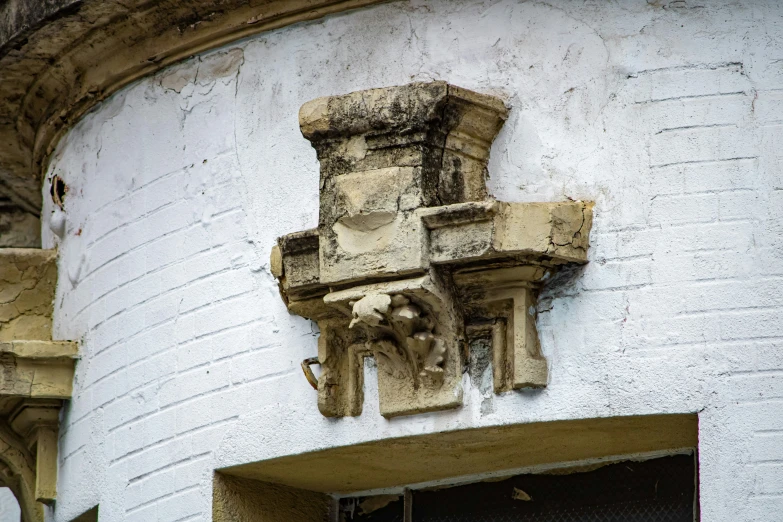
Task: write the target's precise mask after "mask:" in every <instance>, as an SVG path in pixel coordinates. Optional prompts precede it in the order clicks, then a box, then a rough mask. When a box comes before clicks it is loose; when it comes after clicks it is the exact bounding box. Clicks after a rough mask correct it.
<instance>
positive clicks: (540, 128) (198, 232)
mask: <svg viewBox="0 0 783 522" xmlns="http://www.w3.org/2000/svg"><path fill="white" fill-rule="evenodd" d="M695 4H697V2H695V1H692V0H688V1H687V2H681V1H680V2H668V1H664V2H655V3H652V2H643V1H638V2H624V3H622V5H620V4H606V3H596V4H591V3H577V2H568V1H566V0H562V1H560V0H558V1H555V2H549V3H544V2H537V1H531V2H524V3H520V2H516V1H513V0H500V1H497V2H481V1H477V0H415V1H412V2H394V3H391V4H388V5H383V6H378V7H374V8H369V9H364V10H360V11H354V12H351V13H347V14H344V15H340V16H335V17H330V18H328V19H325V20H323V21H318V22H314V23H309V24H301V25H298V26H295V27H290V28H286V29H283V30H280V31H275V32H272V33H269V34H266V35H259V36H257V37H254V38H251V39H248V40H245V41H243V42H240V43H239V44H237V45H233V46H229V47H228V48H227V49H225V50H222V51H219V52H216V53H210V54H207V55H204V56H202V57H198V58H195V59H192V60H190V61H188V62H186V63H185V64H182V65H180V66H177V67H175V68H173V69H171V70H169V71H166V72H164V73H162V74H160V75H158V76H156V77H154V78H149V79H146V80H143V81H141V82H139V83H137V84H136V85H134V86H131V87H129V88H127V89H125V90H124V91H123V92H121V93H120V94H118V95H116V96H114V97H113V98H111V99H110V100H108V101H106V102H105V103H103V104H102V105H101V106H100V107H99V108H98V109H97V110H96V111H95V112H93V113H92V114H90V115H88V116H87V117H86V118H85V119H84V120H83V121H82V122H81V123H80V124H79V125H78V126H77V127H76V128H75V129H73V130H72V131H71V132H70V133H69V135H68V136H67V137H66V138H65V139H64V141H63V142H62V143H61V145H60V147H59V149H58V151H57V153H56V155H55V157H54V159H53V161H52V164H51V167H50V171H51V172H56V173H58V174H60V175H61V176H62V177H63V178H64V179H65V180H66V182H67V183H68V185H69V187H70V188H71V190H70V191H69V193H68V198H67V201H66V210H67V222H68V231H67V235H66V238H65V239H64V240H63V241H58V240H55V238H53V237H52V235H51V233H49V231H48V229H46V224H45V225H44V229H45V230H44V236H45V239H44V241H45V246H51V245H54V244H57V243H59V248H60V266H61V272H60V273H61V278H60V284H59V288H58V295H57V301H56V316H55V321H56V333H57V335H58V336H59V337H60V338H74V339H79V340H81V342H82V359H81V361H80V362H79V364H78V366H77V376H76V387H75V395H74V400H73V401H71V403H70V404H69V406H68V408H67V409H66V410H65V412H64V418H63V428H62V430H61V440H60V472H59V482H58V502H57V507H56V510H54V511H51V512H50V513H49V514H48V516H49V518H50V519H51V520H55V521H57V522H65V521H68V520H70V519H71V518H72V517H74V516H76V515H78V514H80V513H82V512H84V511H86V510H87V509H89V508H91V507H92V506H94V505H95V504H98V503H100V512H101V520H102V522H103V521H106V520H108V521H120V520H134V521H144V522H149V521H155V520H160V521H166V522H173V521H177V520H180V521H184V520H194V521H195V520H209V519H210V513H211V505H210V504H211V480H212V470H213V469H215V468H219V467H223V466H229V465H234V464H240V463H244V462H250V461H255V460H261V459H266V458H272V457H277V456H281V455H285V454H291V453H297V452H302V451H308V450H313V449H317V448H322V447H326V446H330V445H338V444H350V443H355V442H359V441H365V440H372V439H377V438H382V437H389V436H402V435H410V434H417V433H425V432H431V431H435V430H447V429H455V428H465V427H470V426H487V425H495V424H504V423H513V422H531V421H542V420H555V419H567V418H586V417H595V416H613V415H633V414H650V413H679V412H698V413H699V419H700V421H699V430H700V432H699V440H700V446H699V462H700V480H701V486H700V487H701V492H700V494H701V512H702V520H704V521H727V522H729V521H730V522H740V521H759V522H761V521H763V522H774V521H777V520H783V515H781V513H783V481H781V477H782V476H783V420H781V419H783V297H781V296H783V175H782V174H781V172H783V94H781V89H783V68H781V67H780V59H781V57H783V29H782V28H783V9H781V8H780V6H779V5H778V3H776V2H766V3H765V2H761V1H752V0H745V1H742V2H732V1H728V0H726V1H720V0H718V1H715V2H701V3H700V5H702V7H701V8H698V9H697V8H693V9H691V8H690V7H694V6H695ZM232 49H233V50H232ZM218 63H219V64H222V65H226V67H224V68H223V69H224V74H223V75H222V76H219V77H214V76H211V75H210V74H212V73H210V71H212V72H214V71H215V70H218V69H219V68H215V67H212V65H215V64H218ZM175 75H176V76H177V77H181V78H184V79H185V80H186V81H185V82H184V83H185V86H184V87H183V88H182V89H181V92H177V91H175V90H172V89H171V88H168V89H167V88H165V87H163V85H173V84H175V83H176V82H171V81H167V80H171V79H172V78H174V77H175ZM433 78H436V79H444V80H448V81H450V82H452V83H454V84H457V85H461V86H464V87H467V88H472V89H476V90H479V91H482V92H489V93H495V94H499V95H502V96H504V97H506V99H507V100H508V103H509V104H510V106H511V107H512V109H513V110H512V113H511V116H510V118H509V121H508V122H507V124H506V125H505V127H504V129H503V130H502V132H501V134H500V136H499V137H498V139H497V141H496V143H495V145H494V147H493V150H492V158H491V161H490V175H491V179H490V188H491V190H492V192H493V194H494V195H495V196H496V197H498V198H499V199H504V200H511V201H534V200H563V199H565V198H566V197H571V198H577V199H590V200H594V201H596V208H595V211H596V216H595V217H596V219H595V225H594V229H593V235H592V247H591V251H590V260H591V262H590V264H589V265H587V266H586V267H584V269H581V270H579V271H578V272H577V273H575V274H571V275H570V277H562V278H560V280H559V282H558V284H557V285H554V286H553V288H552V289H551V290H550V291H549V292H547V293H546V294H545V295H544V296H543V297H542V300H541V303H540V306H539V329H540V334H541V339H542V349H543V351H544V352H545V354H546V355H547V357H548V358H549V361H550V373H551V377H550V383H549V386H548V387H547V389H546V390H544V391H541V392H536V393H510V394H504V395H502V396H493V397H491V398H489V399H486V398H485V397H483V396H482V395H481V393H480V392H479V391H478V390H476V389H474V388H469V390H468V392H467V393H466V398H465V406H464V407H463V408H461V409H460V410H457V411H453V412H444V413H437V414H428V415H421V416H415V417H410V418H404V419H395V420H394V421H386V420H384V419H383V418H382V417H380V416H379V415H378V413H377V411H378V410H377V389H376V387H375V386H376V384H375V383H374V379H373V378H372V376H370V377H368V379H367V380H366V394H367V401H366V404H365V408H364V414H363V415H362V416H361V417H359V418H355V419H342V420H339V421H334V420H327V419H324V418H323V417H322V416H321V415H320V414H319V413H318V411H317V407H316V397H315V394H314V392H313V391H312V389H310V387H309V385H308V384H307V383H306V382H305V380H304V378H303V377H302V375H301V371H300V370H299V368H298V364H299V361H301V360H302V359H303V358H305V357H309V356H312V355H314V354H315V340H316V335H315V332H314V327H313V326H312V325H311V324H309V323H308V322H307V321H304V320H302V319H300V318H297V317H293V316H290V315H288V314H287V312H286V311H285V308H284V306H283V304H282V301H281V300H280V298H279V296H278V295H277V289H276V285H275V281H274V280H273V278H272V277H271V275H270V273H269V270H268V263H267V259H268V253H269V249H270V247H271V245H272V244H273V242H274V240H275V238H276V237H277V236H279V235H281V234H284V233H287V232H291V231H296V230H301V229H304V228H308V227H312V226H314V225H315V224H316V223H317V203H318V164H317V161H316V159H315V153H314V151H313V150H312V149H311V148H310V146H309V143H308V142H307V141H306V140H304V139H303V138H302V137H301V135H300V133H299V130H298V124H297V112H298V108H299V106H300V105H301V104H302V103H304V102H305V101H307V100H310V99H312V98H315V97H318V96H324V95H329V94H339V93H345V92H349V91H353V90H357V89H364V88H370V87H377V86H383V85H392V84H401V83H405V82H408V81H411V80H429V79H433ZM44 199H45V200H47V198H46V196H45V194H44ZM50 210H51V205H49V206H48V207H47V211H46V212H47V213H48V212H49V211H50ZM46 217H48V216H46V215H45V218H46ZM44 221H46V219H45V220H44ZM367 371H369V372H371V371H373V370H372V369H368V370H367ZM487 400H488V401H489V403H490V407H486V406H487ZM482 405H483V406H482Z"/></svg>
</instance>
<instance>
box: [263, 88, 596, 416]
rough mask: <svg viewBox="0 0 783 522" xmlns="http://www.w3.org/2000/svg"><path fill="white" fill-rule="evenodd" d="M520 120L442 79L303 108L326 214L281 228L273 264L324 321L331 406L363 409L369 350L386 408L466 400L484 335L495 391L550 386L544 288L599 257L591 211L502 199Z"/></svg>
mask: <svg viewBox="0 0 783 522" xmlns="http://www.w3.org/2000/svg"><path fill="white" fill-rule="evenodd" d="M506 115H507V109H506V107H505V105H504V104H503V103H502V102H501V101H500V100H499V99H497V98H494V97H491V96H486V95H481V94H477V93H474V92H471V91H467V90H465V89H461V88H458V87H454V86H452V85H449V84H446V83H443V82H432V83H414V84H410V85H405V86H401V87H390V88H386V89H372V90H369V91H361V92H355V93H351V94H348V95H344V96H334V97H329V98H320V99H317V100H314V101H311V102H308V103H306V104H305V105H304V106H303V107H302V109H301V110H300V114H299V118H300V125H301V128H302V133H303V134H304V136H305V138H307V139H308V140H310V141H311V143H312V144H313V147H314V148H315V149H316V151H317V153H318V159H319V160H320V162H321V207H320V218H319V225H318V228H317V229H313V230H306V231H303V232H296V233H293V234H289V235H287V236H284V237H282V238H280V239H279V240H278V244H277V245H276V246H275V248H274V249H273V252H272V265H271V266H272V271H273V273H274V275H275V276H276V277H277V278H278V279H279V282H280V291H281V295H282V296H283V299H285V301H286V303H287V304H288V308H289V310H290V311H291V312H293V313H295V314H298V315H301V316H303V317H307V318H310V319H313V320H315V321H317V322H318V324H319V326H320V328H321V336H320V339H319V348H318V359H317V361H318V363H319V364H320V365H321V375H320V377H319V378H318V379H317V387H318V392H319V393H318V396H319V399H318V404H319V407H320V410H321V412H322V413H323V414H324V415H326V416H345V415H359V414H360V413H361V411H362V403H363V378H364V376H363V372H364V358H365V357H368V356H372V357H373V358H374V359H375V361H376V363H377V366H378V389H379V395H380V407H381V413H382V414H383V415H384V416H387V417H392V416H396V415H405V414H411V413H420V412H425V411H433V410H441V409H446V408H453V407H457V406H459V405H460V404H461V403H462V374H463V372H464V370H465V366H466V361H468V360H469V358H468V350H469V347H470V346H471V341H472V340H474V339H479V338H486V339H489V340H490V341H491V342H490V344H491V346H492V351H493V356H492V360H493V372H494V378H495V391H496V392H503V391H508V390H512V389H518V388H526V387H534V388H536V387H542V386H546V383H547V362H546V359H545V358H544V356H543V355H542V353H541V350H540V347H539V342H538V334H537V332H536V317H535V305H536V295H537V293H538V291H539V289H540V287H541V286H542V285H543V284H545V282H546V281H547V280H548V279H549V278H550V277H551V276H552V274H553V272H554V271H555V270H556V269H557V267H559V266H561V265H563V264H565V263H585V262H586V261H587V248H588V239H589V232H590V227H591V224H592V211H591V208H592V206H591V205H590V204H589V203H583V202H571V201H569V202H557V203H503V202H498V201H495V200H494V199H491V198H490V197H489V195H488V193H487V189H486V177H487V161H488V159H489V149H490V146H491V144H492V141H493V140H494V138H495V136H496V135H497V133H498V131H499V130H500V127H501V126H502V124H503V122H504V120H505V118H506ZM306 367H307V366H306ZM306 372H309V369H307V370H306ZM310 375H312V374H310ZM311 378H312V379H314V377H311Z"/></svg>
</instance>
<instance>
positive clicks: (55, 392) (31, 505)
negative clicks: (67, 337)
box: [0, 248, 77, 522]
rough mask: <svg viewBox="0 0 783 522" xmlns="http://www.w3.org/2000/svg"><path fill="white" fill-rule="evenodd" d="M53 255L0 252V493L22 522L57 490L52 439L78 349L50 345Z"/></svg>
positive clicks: (37, 517) (37, 521) (31, 519)
mask: <svg viewBox="0 0 783 522" xmlns="http://www.w3.org/2000/svg"><path fill="white" fill-rule="evenodd" d="M56 260H57V259H56V252H54V251H50V250H40V249H12V248H8V249H0V282H2V285H3V286H2V287H0V486H6V487H8V488H10V489H11V490H12V491H13V492H14V494H15V496H16V498H17V500H18V501H19V506H20V507H21V510H22V520H23V521H24V522H43V520H44V513H43V506H42V504H52V503H53V502H54V501H55V497H56V487H57V432H58V426H59V414H60V408H61V407H62V404H63V401H64V400H67V399H70V397H71V392H72V382H73V371H74V363H75V359H76V355H77V345H76V343H73V342H68V341H53V340H52V335H51V325H52V319H51V316H52V300H53V298H54V285H55V283H56V281H57V264H56Z"/></svg>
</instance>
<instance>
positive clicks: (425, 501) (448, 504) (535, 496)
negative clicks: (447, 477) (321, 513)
mask: <svg viewBox="0 0 783 522" xmlns="http://www.w3.org/2000/svg"><path fill="white" fill-rule="evenodd" d="M695 487H696V486H695V463H694V457H693V456H692V455H679V456H672V457H664V458H658V459H653V460H647V461H643V462H633V461H627V462H620V463H617V464H610V465H606V466H602V467H599V468H597V469H593V470H591V471H582V472H562V473H561V474H537V475H518V476H516V477H512V478H508V479H503V480H499V481H495V482H489V481H487V482H478V483H474V484H468V485H463V486H455V487H449V488H441V489H434V490H423V491H414V492H412V494H409V502H410V503H411V507H412V510H411V515H410V520H411V522H693V521H694V504H695V502H694V501H695ZM404 504H405V503H404V500H403V497H402V496H400V497H368V498H363V499H344V500H343V510H342V511H343V512H342V514H341V519H342V522H405V517H404V509H405V505H404Z"/></svg>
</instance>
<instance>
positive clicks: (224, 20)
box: [0, 0, 387, 228]
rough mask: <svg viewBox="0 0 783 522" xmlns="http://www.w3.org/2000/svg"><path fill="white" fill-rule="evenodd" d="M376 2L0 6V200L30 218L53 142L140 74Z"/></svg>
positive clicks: (130, 1)
mask: <svg viewBox="0 0 783 522" xmlns="http://www.w3.org/2000/svg"><path fill="white" fill-rule="evenodd" d="M383 1H387V0H155V1H149V0H125V1H116V0H47V1H45V2H42V1H41V0H4V1H3V2H0V172H2V175H0V200H3V199H6V198H8V199H10V200H11V201H12V202H13V204H14V205H15V207H16V208H18V209H20V210H22V211H24V212H27V213H29V214H34V215H36V216H37V215H38V214H39V213H40V208H41V195H40V189H41V180H42V175H43V172H42V168H43V166H44V165H46V161H47V159H48V157H49V155H50V154H51V153H52V151H53V150H54V148H55V146H56V145H57V142H58V140H59V138H60V137H61V136H62V135H63V134H64V133H65V132H66V131H67V130H68V128H70V127H71V126H72V125H73V124H75V123H76V122H78V120H79V119H80V118H81V117H82V116H83V115H84V114H86V113H87V112H88V111H89V110H90V109H91V108H92V107H94V106H95V105H97V104H98V103H100V102H101V101H102V100H104V99H106V98H107V97H108V96H110V95H111V94H113V93H115V92H117V91H118V90H119V89H121V88H122V87H124V86H126V85H128V84H130V83H132V82H134V81H136V80H138V79H139V78H142V77H144V76H147V75H150V74H153V73H154V72H156V71H159V70H161V69H163V68H164V67H167V66H169V65H171V64H173V63H176V62H177V61H180V60H182V59H185V58H188V57H190V56H193V55H195V54H198V53H201V52H204V51H206V50H208V49H212V48H216V47H220V46H221V45H226V44H228V43H230V42H232V41H235V40H238V39H241V38H243V37H246V36H248V35H251V34H255V33H259V32H262V31H268V30H272V29H277V28H280V27H284V26H287V25H290V24H294V23H298V22H303V21H307V20H314V19H317V18H320V17H323V16H326V15H329V14H332V13H338V12H342V11H346V10H348V9H355V8H359V7H364V6H368V5H371V4H377V3H380V2H383ZM19 226H20V227H21V226H22V225H21V224H20V225H19ZM34 227H35V225H33V226H32V228H34Z"/></svg>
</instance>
